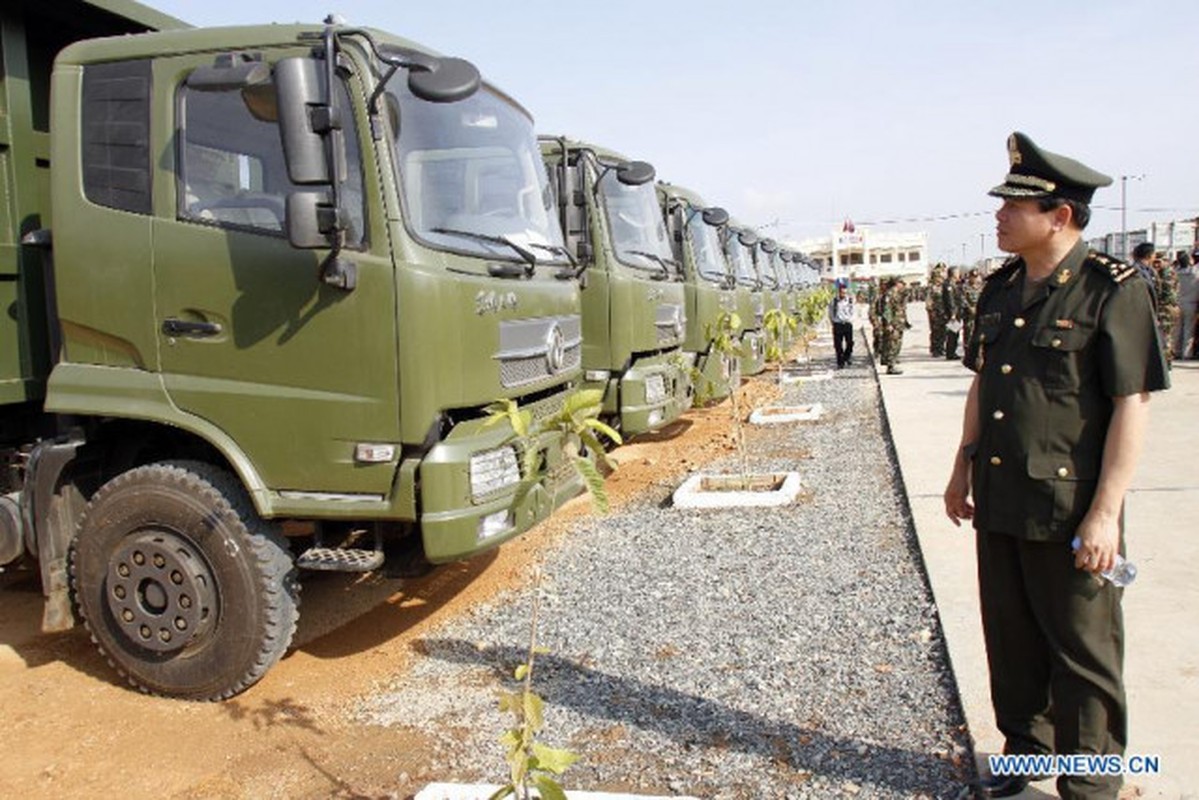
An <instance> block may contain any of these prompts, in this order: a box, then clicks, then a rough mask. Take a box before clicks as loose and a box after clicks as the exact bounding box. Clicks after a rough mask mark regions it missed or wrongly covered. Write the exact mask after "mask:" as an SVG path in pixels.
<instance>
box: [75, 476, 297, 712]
mask: <svg viewBox="0 0 1199 800" xmlns="http://www.w3.org/2000/svg"><path fill="white" fill-rule="evenodd" d="M71 578H72V583H73V586H74V590H75V598H76V602H77V603H78V605H79V612H80V615H81V616H82V617H83V619H84V622H85V623H86V624H87V627H88V630H89V631H90V632H91V635H92V640H93V641H94V642H95V643H96V644H97V645H98V646H99V648H100V652H101V653H103V654H104V655H105V657H107V658H108V661H109V663H111V664H112V665H113V666H114V667H116V669H117V670H118V671H119V672H121V674H123V675H124V676H125V677H127V678H128V679H129V682H130V683H131V684H133V685H134V686H136V687H137V688H138V689H141V690H142V691H144V692H149V693H151V694H160V695H167V696H171V697H181V698H186V699H190V700H223V699H225V698H228V697H232V696H233V695H235V694H237V693H238V692H241V691H243V690H244V689H246V688H247V687H249V686H251V685H252V684H254V683H255V682H256V681H257V680H258V679H259V678H261V677H262V676H263V674H264V673H265V672H266V671H267V670H268V669H269V668H270V667H271V666H272V665H274V663H275V662H276V661H278V660H279V658H280V657H281V656H282V655H283V652H284V651H285V650H286V649H287V646H288V644H289V643H290V642H291V637H292V634H293V633H294V632H295V628H296V620H297V618H298V617H299V614H298V611H297V609H298V606H299V584H298V582H297V580H296V570H295V566H294V564H293V562H292V560H291V557H290V555H289V554H288V550H287V543H286V540H284V538H283V537H282V536H281V535H279V534H278V533H277V532H276V531H275V530H274V529H273V528H272V527H271V526H270V525H269V524H268V523H266V522H264V521H263V520H261V519H259V518H258V516H257V514H256V513H255V512H254V509H253V507H252V506H251V504H250V500H249V498H248V497H247V496H246V494H245V492H244V491H243V490H242V487H241V484H240V483H238V481H237V480H235V479H234V477H233V476H232V475H230V474H229V473H227V472H225V471H224V470H220V469H217V468H215V467H212V466H210V465H208V464H202V463H199V462H190V461H180V462H166V463H159V464H150V465H148V466H143V467H138V468H136V469H132V470H130V471H128V472H126V473H123V474H121V475H118V476H117V477H116V478H113V479H112V480H110V481H109V482H108V483H106V484H105V485H104V486H102V487H101V488H100V491H98V492H96V494H95V496H94V497H92V499H91V502H90V503H88V505H87V508H86V509H85V510H84V513H83V517H82V520H81V521H80V523H79V531H78V534H77V536H76V538H75V541H74V543H73V546H72V548H71Z"/></svg>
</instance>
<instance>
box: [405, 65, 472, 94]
mask: <svg viewBox="0 0 1199 800" xmlns="http://www.w3.org/2000/svg"><path fill="white" fill-rule="evenodd" d="M429 61H430V62H431V63H428V64H421V67H418V68H410V69H409V71H408V89H409V91H411V92H412V94H414V95H415V96H417V97H419V98H420V99H421V100H427V101H428V102H430V103H453V102H456V101H458V100H465V99H466V98H468V97H470V96H471V95H472V94H474V93H475V92H477V91H479V84H480V83H481V82H482V79H481V78H480V76H479V70H478V68H477V67H475V65H474V64H472V63H470V62H469V61H467V60H466V59H462V58H432V59H429Z"/></svg>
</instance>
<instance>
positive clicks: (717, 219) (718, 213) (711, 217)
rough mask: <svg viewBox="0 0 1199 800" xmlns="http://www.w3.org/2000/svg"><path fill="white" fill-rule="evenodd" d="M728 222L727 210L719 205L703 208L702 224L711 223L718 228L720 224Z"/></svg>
mask: <svg viewBox="0 0 1199 800" xmlns="http://www.w3.org/2000/svg"><path fill="white" fill-rule="evenodd" d="M728 222H729V212H727V211H725V210H724V209H723V208H720V207H719V206H712V207H711V208H705V209H704V224H705V225H711V226H712V227H713V228H719V227H720V226H722V225H727V224H728Z"/></svg>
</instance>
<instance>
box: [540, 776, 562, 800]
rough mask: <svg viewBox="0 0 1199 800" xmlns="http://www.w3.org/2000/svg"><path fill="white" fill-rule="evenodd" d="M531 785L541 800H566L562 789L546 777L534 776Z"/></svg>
mask: <svg viewBox="0 0 1199 800" xmlns="http://www.w3.org/2000/svg"><path fill="white" fill-rule="evenodd" d="M533 784H534V785H535V786H536V787H537V791H538V792H540V794H541V800H568V798H567V797H566V792H564V791H562V787H561V786H559V785H558V782H557V781H555V780H554V779H553V778H551V777H550V776H548V775H534V776H533Z"/></svg>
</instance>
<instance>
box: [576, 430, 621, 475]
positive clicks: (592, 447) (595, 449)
mask: <svg viewBox="0 0 1199 800" xmlns="http://www.w3.org/2000/svg"><path fill="white" fill-rule="evenodd" d="M579 438H580V439H581V440H582V441H583V444H585V445H587V449H588V450H589V451H591V454H592V455H593V456H594V457H595V460H597V461H600V462H603V464H604V466H606V467H607V468H608V469H611V470H615V469H616V464H615V462H613V461H612V459H610V458H608V453H607V452H606V451H605V450H604V445H603V443H602V442H600V440H599V438H598V437H597V436H596V435H595V434H594V433H592V432H591V431H590V430H588V429H586V428H584V429H583V430H581V431H579ZM580 457H581V456H580Z"/></svg>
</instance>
